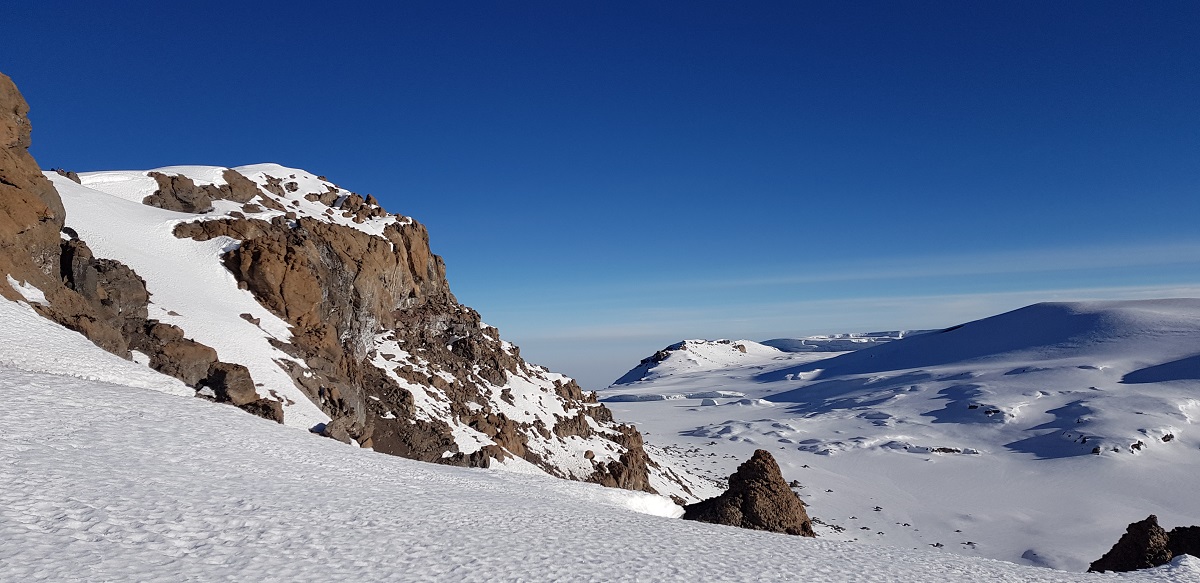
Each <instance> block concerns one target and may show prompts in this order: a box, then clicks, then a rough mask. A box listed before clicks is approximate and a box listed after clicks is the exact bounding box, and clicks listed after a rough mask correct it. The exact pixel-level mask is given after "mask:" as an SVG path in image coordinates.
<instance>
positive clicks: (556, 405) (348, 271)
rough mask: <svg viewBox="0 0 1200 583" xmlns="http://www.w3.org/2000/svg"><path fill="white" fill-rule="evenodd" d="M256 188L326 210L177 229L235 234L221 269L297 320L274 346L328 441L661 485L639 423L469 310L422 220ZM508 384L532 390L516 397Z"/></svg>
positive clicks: (288, 183)
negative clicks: (367, 226) (619, 415)
mask: <svg viewBox="0 0 1200 583" xmlns="http://www.w3.org/2000/svg"><path fill="white" fill-rule="evenodd" d="M256 179H257V180H259V182H258V183H259V185H260V186H261V187H262V189H263V190H264V191H265V192H267V193H270V194H271V195H273V196H274V197H276V200H274V201H273V202H274V205H271V204H268V203H267V201H270V200H271V198H270V197H260V200H261V201H262V202H264V205H263V206H266V207H268V208H285V209H295V208H298V207H299V205H301V204H302V203H303V202H305V201H307V202H309V203H315V205H320V206H315V205H313V206H309V207H306V208H308V209H309V210H308V211H306V213H308V214H306V215H304V216H297V215H296V213H295V212H289V213H288V214H286V215H282V216H280V215H276V216H273V217H271V218H270V219H269V220H264V219H261V218H246V216H245V215H244V214H242V213H240V212H239V213H237V214H232V213H230V214H229V215H228V216H225V217H211V218H207V219H206V220H202V221H196V222H190V223H181V224H179V225H178V226H177V227H176V228H175V235H176V236H177V237H183V238H193V239H196V240H201V241H203V240H208V239H212V238H215V237H221V236H228V237H231V238H234V239H238V240H239V241H240V244H239V245H237V247H236V249H234V250H232V251H230V252H229V253H227V254H226V256H225V257H224V263H225V266H226V267H227V268H228V269H229V270H230V271H231V272H232V273H233V274H234V276H235V278H236V279H237V281H238V283H239V286H241V287H243V288H244V289H247V290H249V291H250V292H252V293H253V294H254V297H255V298H256V299H257V300H258V302H259V303H261V304H262V305H263V306H265V307H267V308H268V309H270V310H271V311H272V312H274V313H275V314H277V315H278V316H279V317H281V318H282V319H283V320H285V321H286V322H288V323H289V324H290V325H291V326H292V328H291V331H292V338H291V340H290V342H289V343H288V344H287V345H284V344H282V343H280V344H279V345H278V346H277V347H279V348H281V349H283V350H285V351H287V352H288V353H289V354H290V355H292V356H294V357H296V358H298V359H301V360H302V361H303V362H304V364H305V366H293V365H290V364H289V365H284V366H285V367H286V368H287V369H288V370H289V372H290V373H291V376H292V378H293V379H294V381H295V383H296V384H297V385H298V386H300V387H301V388H302V389H303V391H304V393H305V394H306V395H307V396H308V397H309V398H310V399H311V400H312V401H314V402H316V403H318V404H319V405H320V406H321V408H322V410H323V411H325V412H326V413H327V414H328V415H329V416H330V417H331V418H332V420H331V421H330V422H329V423H327V424H325V426H324V427H321V428H319V429H320V431H321V432H322V433H324V434H325V435H328V436H330V437H334V438H336V439H339V440H342V441H350V440H355V441H357V442H358V443H360V444H362V445H364V446H369V447H372V448H374V449H375V450H377V451H381V452H385V453H391V454H395V455H401V456H404V457H409V458H414V459H420V460H424V461H435V462H441V463H451V464H459V465H469V466H483V467H487V466H489V465H490V464H491V463H492V461H493V460H494V459H506V458H519V459H521V460H524V461H527V462H530V463H532V464H534V465H536V466H538V467H540V468H542V469H543V470H545V471H547V472H548V473H550V474H552V475H557V476H560V477H565V478H573V479H579V480H588V481H592V482H596V483H600V484H604V485H607V486H614V487H620V488H628V489H635V490H646V491H652V488H651V486H650V483H649V469H650V466H651V464H652V463H653V462H652V461H651V460H650V459H649V457H648V456H647V455H646V454H645V451H644V450H643V446H642V441H641V436H640V434H638V433H637V431H636V429H634V428H633V427H629V426H623V425H618V424H615V423H613V422H612V416H611V413H610V412H609V410H608V409H607V408H605V407H603V406H602V405H600V404H598V403H596V402H595V397H594V396H593V395H587V396H585V395H584V394H583V391H582V390H581V389H580V388H579V386H578V385H577V384H575V382H574V381H572V380H570V379H566V378H561V379H553V378H551V377H553V376H554V375H552V374H551V373H548V371H545V370H544V369H541V368H540V367H535V366H532V365H529V364H528V363H526V362H525V361H524V360H522V359H521V357H520V353H519V352H518V350H517V349H516V347H514V346H512V345H510V344H508V343H506V342H503V341H502V340H501V339H500V336H499V332H498V331H497V330H496V329H495V328H492V327H489V326H486V325H484V324H483V322H482V321H481V320H480V316H479V314H478V313H476V312H475V311H474V310H472V309H470V308H468V307H466V306H463V305H461V304H459V303H458V301H457V300H456V299H455V298H454V295H453V294H452V293H451V292H450V287H449V284H448V283H447V281H446V277H445V266H444V264H443V263H442V260H441V258H440V257H438V256H437V255H434V254H433V253H432V252H431V251H430V248H429V236H428V232H427V231H426V229H425V227H424V226H423V225H421V224H420V223H418V222H416V221H414V220H412V219H409V218H406V217H398V216H397V217H395V218H394V219H389V220H390V222H386V224H385V226H383V227H382V228H379V229H377V230H376V231H375V233H378V234H372V233H370V232H366V231H364V230H361V229H358V228H355V225H361V224H364V223H368V222H371V221H375V222H376V223H378V222H379V219H382V218H386V217H390V216H391V215H388V213H386V211H383V210H382V209H381V208H380V207H379V206H378V202H377V201H375V200H374V198H373V197H370V196H367V197H362V196H359V195H357V194H354V193H347V192H346V191H341V190H340V189H335V188H334V187H332V186H322V187H320V188H319V189H318V190H317V191H316V192H302V191H299V189H298V187H297V186H296V184H297V183H296V181H295V180H291V179H295V176H290V177H287V176H285V177H277V176H273V175H262V176H259V177H257V178H256ZM159 181H160V184H161V182H162V179H159ZM309 188H313V187H312V186H309ZM313 209H317V210H313ZM319 209H324V210H323V211H321V210H319ZM327 217H341V218H342V219H348V220H349V224H338V223H334V222H332V221H330V220H329V219H328V218H327ZM514 382H515V383H516V384H517V385H519V386H520V387H523V388H524V389H525V390H521V391H516V392H514V387H513V383H514ZM534 408H540V409H542V410H547V409H552V410H553V413H552V414H549V415H541V416H538V415H536V414H531V413H530V411H531V410H532V409H534ZM596 438H601V439H603V440H604V442H607V444H608V449H607V450H605V449H604V448H596V449H597V450H600V452H599V454H598V453H597V452H596V451H592V457H590V458H586V459H585V458H584V453H585V451H589V450H590V448H587V447H580V448H578V451H577V453H571V454H570V455H571V456H572V457H575V456H577V457H578V459H570V460H563V459H561V456H562V455H566V451H565V450H569V449H571V447H574V446H567V445H565V444H568V443H577V442H579V441H582V440H589V439H596ZM472 441H473V442H474V443H468V442H472ZM556 448H557V449H556ZM551 457H553V458H555V459H549V458H551ZM564 466H573V467H574V468H575V469H567V468H565V467H564Z"/></svg>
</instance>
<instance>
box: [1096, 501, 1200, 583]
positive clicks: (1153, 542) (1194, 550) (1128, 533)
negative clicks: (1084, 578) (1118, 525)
mask: <svg viewBox="0 0 1200 583" xmlns="http://www.w3.org/2000/svg"><path fill="white" fill-rule="evenodd" d="M1179 555H1193V556H1200V527H1198V526H1181V527H1177V528H1174V529H1172V530H1171V532H1167V531H1166V530H1164V529H1163V527H1161V526H1159V525H1158V517H1157V516H1155V515H1153V514H1151V515H1150V516H1149V517H1147V518H1146V519H1145V520H1141V521H1138V522H1134V523H1132V524H1130V525H1129V526H1128V527H1127V528H1126V529H1125V534H1123V535H1121V539H1120V540H1118V541H1117V544H1115V545H1113V548H1111V549H1109V551H1108V552H1107V553H1104V556H1103V557H1100V558H1099V559H1098V560H1096V561H1095V562H1094V563H1092V566H1091V567H1089V568H1088V571H1089V572H1101V573H1102V572H1105V571H1136V570H1138V569H1149V568H1151V567H1157V566H1159V565H1165V564H1167V563H1169V562H1171V559H1172V558H1174V557H1177V556H1179Z"/></svg>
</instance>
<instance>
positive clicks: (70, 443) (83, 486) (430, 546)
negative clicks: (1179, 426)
mask: <svg viewBox="0 0 1200 583" xmlns="http://www.w3.org/2000/svg"><path fill="white" fill-rule="evenodd" d="M0 303H5V302H3V301H2V300H0ZM7 348H11V346H10V347H7ZM39 354H41V353H39ZM44 356H46V357H50V355H49V354H44ZM63 367H64V369H69V364H67V363H63ZM40 368H42V369H51V368H54V366H53V363H42V365H41V366H40ZM0 395H4V396H5V399H4V409H5V430H4V432H2V433H0V460H3V463H0V484H2V485H3V487H2V488H0V540H3V541H4V544H3V545H0V580H4V581H33V580H47V581H183V580H204V581H210V580H237V581H497V580H499V581H515V580H530V581H635V580H640V581H805V582H813V583H820V582H825V581H830V582H833V581H839V582H840V581H910V582H920V581H937V582H945V581H970V582H973V583H974V582H981V581H1013V582H1017V581H1112V580H1122V581H1168V582H1184V581H1196V580H1197V579H1198V578H1200V562H1198V561H1195V560H1191V559H1188V558H1185V559H1181V560H1177V561H1176V562H1175V563H1174V564H1172V565H1170V566H1166V567H1162V568H1159V569H1156V570H1154V571H1147V572H1141V573H1136V574H1132V575H1128V576H1120V577H1113V576H1101V575H1082V574H1074V573H1066V572H1060V571H1052V570H1048V569H1038V568H1034V567H1022V566H1018V565H1014V564H1010V563H1003V562H997V561H988V560H981V559H974V558H969V557H960V556H955V555H949V554H939V553H933V552H930V551H924V550H917V551H914V550H903V549H895V548H886V547H877V546H870V545H861V544H852V543H841V542H834V541H825V540H813V539H801V538H797V537H790V536H785V535H774V534H767V533H760V532H752V531H746V530H740V529H735V528H729V527H721V526H715V525H708V524H701V523H693V522H685V521H681V520H674V519H670V518H664V517H661V516H654V515H653V514H663V513H666V512H669V511H670V510H671V509H672V508H673V507H669V506H670V505H665V504H664V503H663V499H662V498H659V497H656V496H650V495H646V494H639V493H634V492H627V491H621V490H614V489H608V488H601V487H599V486H594V485H590V484H580V483H575V482H567V481H563V480H555V479H552V478H548V477H544V476H540V477H539V476H527V475H519V474H512V473H508V472H498V471H489V470H467V469H461V468H450V467H444V466H437V465H431V464H422V463H419V462H413V461H410V460H405V459H401V458H397V457H392V456H386V455H382V454H376V453H373V452H370V451H367V450H361V449H355V448H350V447H346V446H344V445H342V444H339V443H337V442H334V441H332V440H327V439H323V438H319V437H316V436H312V435H308V434H305V433H302V432H297V431H291V430H288V429H286V428H284V427H280V426H278V425H275V424H272V423H269V422H266V421H263V420H261V419H258V418H255V417H252V416H250V415H248V414H246V413H243V412H241V411H238V410H236V409H234V408H232V407H225V406H220V405H215V404H211V403H208V402H205V401H202V400H199V399H194V398H187V397H178V396H172V395H168V394H163V393H161V392H155V391H150V390H146V389H137V388H132V387H127V386H121V385H116V384H110V383H104V382H100V381H94V380H85V379H81V378H77V377H73V376H63V375H56V374H49V373H47V372H37V373H35V372H26V371H23V370H20V369H18V368H13V367H10V366H2V367H0Z"/></svg>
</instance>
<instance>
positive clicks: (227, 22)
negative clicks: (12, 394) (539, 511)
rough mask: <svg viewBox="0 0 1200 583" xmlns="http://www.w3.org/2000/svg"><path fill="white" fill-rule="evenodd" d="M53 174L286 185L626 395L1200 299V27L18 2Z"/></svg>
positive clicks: (866, 8) (1191, 23) (1026, 8)
mask: <svg viewBox="0 0 1200 583" xmlns="http://www.w3.org/2000/svg"><path fill="white" fill-rule="evenodd" d="M4 12H5V14H4V17H3V18H4V20H5V26H4V30H5V32H4V35H5V36H4V39H5V42H4V45H5V48H4V50H3V51H2V52H0V71H2V72H4V73H6V74H8V75H10V76H11V77H13V78H14V80H15V81H16V82H17V84H18V86H19V87H20V88H21V89H22V91H23V92H24V94H25V96H26V98H27V99H28V100H29V101H30V102H31V104H32V108H33V111H32V113H31V117H32V120H33V123H34V145H33V153H34V155H35V156H36V157H37V159H38V161H39V162H40V163H41V165H42V166H43V167H45V168H49V167H65V168H69V169H74V170H78V171H87V170H100V169H146V168H153V167H157V166H165V165H173V164H213V165H222V166H236V165H242V164H249V163H256V162H278V163H281V164H285V165H289V166H294V167H300V168H304V169H307V170H309V171H312V172H314V173H317V174H323V175H326V176H328V177H329V178H330V179H331V180H333V181H334V182H337V183H338V184H340V185H342V186H343V187H346V188H350V189H352V190H355V191H357V192H360V193H364V194H365V193H372V194H375V195H376V196H377V197H378V198H379V199H380V200H381V201H382V202H383V204H384V206H385V207H386V208H388V210H391V211H393V212H399V213H403V214H406V215H411V216H414V217H416V218H417V219H418V220H420V221H422V222H424V223H425V224H427V225H428V226H429V228H430V233H431V242H432V246H433V249H434V251H435V252H437V253H439V254H441V255H443V256H444V257H445V258H446V262H447V265H448V272H449V278H450V283H451V287H452V289H453V290H454V291H455V293H456V295H457V296H458V298H459V300H460V301H462V302H464V303H466V304H467V305H470V306H472V307H474V308H476V309H477V310H479V311H480V312H481V313H482V314H483V316H484V319H485V321H487V322H488V323H490V324H493V325H495V326H498V327H499V328H500V329H501V332H502V333H503V334H504V336H505V337H506V338H508V339H510V340H512V341H514V342H516V343H517V344H519V345H521V346H522V347H523V350H524V352H523V354H524V355H525V356H526V357H527V358H529V359H531V360H533V361H534V362H539V363H542V364H546V365H548V366H550V367H552V368H554V369H556V370H560V371H562V372H565V373H567V374H570V375H572V376H576V377H578V378H579V379H580V380H581V382H582V383H583V385H584V386H585V387H586V388H600V387H603V386H604V385H606V384H607V383H608V382H610V381H611V380H613V379H615V378H617V377H618V376H620V375H621V374H622V373H623V372H624V371H625V370H626V369H628V368H631V367H632V366H634V365H635V364H637V362H638V360H640V359H641V358H643V357H645V356H647V355H649V354H650V353H652V352H653V351H654V350H656V349H658V348H661V347H662V346H664V345H666V344H669V343H672V342H675V341H677V340H680V339H683V338H691V337H707V338H717V337H736V338H749V339H755V340H763V339H767V338H773V337H780V336H803V335H809V334H818V333H830V332H851V331H868V330H880V329H897V328H931V327H941V326H948V325H952V324H956V323H960V322H962V321H965V320H970V319H974V318H978V317H983V316H987V315H991V314H994V313H997V312H1000V311H1004V310H1008V309H1012V308H1016V307H1020V306H1022V305H1025V304H1028V303H1032V302H1036V301H1043V300H1066V299H1084V298H1118V297H1162V296H1198V295H1200V226H1198V223H1200V196H1198V195H1200V3H1197V2H1192V1H1188V2H1171V1H1156V2H1102V1H1086V2H1085V1H1081V0H1080V1H1054V0H1036V1H1013V0H1005V1H998V2H960V1H946V2H892V1H889V2H878V3H876V2H822V3H816V2H799V1H795V2H790V1H789V2H754V1H747V2H732V1H726V2H712V1H704V0H687V1H678V2H667V1H663V2H621V1H564V0H552V1H551V0H546V1H519V2H518V1H511V0H505V1H487V2H472V1H455V2H445V1H436V2H435V1H429V2H378V3H368V2H340V3H339V2H319V3H318V2H311V3H310V2H303V1H291V2H236V3H235V2H223V1H213V2H203V3H200V2H189V3H182V2H179V3H177V2H161V1H159V2H134V1H114V2H104V3H101V2H84V1H77V2H59V1H54V0H39V1H37V2H23V3H19V4H17V5H15V6H12V7H7V8H6V9H5V10H4Z"/></svg>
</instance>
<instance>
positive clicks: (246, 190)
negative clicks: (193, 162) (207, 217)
mask: <svg viewBox="0 0 1200 583" xmlns="http://www.w3.org/2000/svg"><path fill="white" fill-rule="evenodd" d="M149 176H150V177H151V178H153V179H154V180H155V181H156V182H158V190H156V191H155V192H154V194H151V195H150V196H147V197H146V198H145V199H144V200H142V203H143V204H147V205H149V206H153V207H158V208H161V209H166V210H170V211H179V212H185V213H206V212H209V211H211V210H212V209H213V205H212V201H214V200H219V199H220V200H231V201H233V202H239V203H243V204H244V203H248V202H250V201H251V200H253V199H254V198H255V197H256V196H259V190H258V185H256V184H255V183H254V182H253V181H252V180H250V179H249V178H246V177H245V176H242V175H241V174H240V173H239V172H238V171H237V170H233V169H226V170H225V172H224V173H223V174H222V176H221V177H222V178H224V179H225V184H220V185H218V184H196V183H195V182H194V181H193V180H192V179H191V178H188V177H187V176H183V175H179V174H163V173H161V172H151V173H150V174H149Z"/></svg>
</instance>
